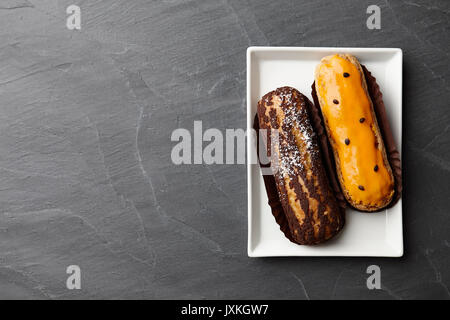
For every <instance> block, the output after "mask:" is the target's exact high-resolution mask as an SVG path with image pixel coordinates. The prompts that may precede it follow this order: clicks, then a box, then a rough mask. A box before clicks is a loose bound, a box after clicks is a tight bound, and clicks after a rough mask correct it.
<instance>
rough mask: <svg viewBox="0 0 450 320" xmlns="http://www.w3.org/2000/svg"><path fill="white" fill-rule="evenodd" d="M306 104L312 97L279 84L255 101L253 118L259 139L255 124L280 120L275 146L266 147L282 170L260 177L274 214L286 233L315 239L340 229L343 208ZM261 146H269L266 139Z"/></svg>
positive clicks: (313, 241)
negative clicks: (297, 210) (295, 206)
mask: <svg viewBox="0 0 450 320" xmlns="http://www.w3.org/2000/svg"><path fill="white" fill-rule="evenodd" d="M274 99H277V100H276V101H275V100H274ZM280 101H281V103H280ZM267 108H268V109H269V110H267ZM275 108H277V109H276V111H274V109H275ZM310 109H311V102H310V101H309V100H308V99H307V98H306V97H305V96H303V95H302V94H301V93H300V92H298V91H297V90H295V89H293V88H290V87H282V88H278V89H277V90H275V91H272V92H270V93H268V94H266V95H264V96H263V98H262V99H261V101H260V102H259V103H258V115H259V119H258V116H257V117H256V118H255V122H254V128H255V130H256V131H257V138H258V139H259V134H258V132H259V131H258V130H259V125H260V124H261V128H262V129H271V128H274V127H275V126H278V125H279V126H280V128H279V129H280V135H279V138H280V144H279V146H280V148H277V149H278V150H270V151H274V152H276V153H275V154H274V155H276V157H277V161H278V163H279V164H280V167H281V170H279V171H277V172H276V173H275V175H274V176H267V175H264V176H263V178H264V184H265V187H266V191H267V194H268V198H269V205H270V207H271V209H272V214H273V215H274V217H275V220H276V221H277V223H278V224H279V225H280V229H281V231H282V232H283V233H284V234H285V236H286V237H287V238H288V239H290V240H291V241H292V242H295V243H298V244H318V243H321V242H324V241H326V240H328V239H329V238H331V237H333V236H334V235H336V234H337V233H338V232H339V231H340V230H341V229H342V227H343V225H344V214H345V212H344V210H342V208H340V207H339V206H338V205H337V203H336V199H335V197H334V194H333V193H332V192H331V189H330V186H329V183H328V179H327V176H326V172H325V169H324V167H323V166H322V157H321V155H320V148H319V145H318V143H317V137H316V136H315V133H314V130H313V127H312V125H311V122H310V116H309V112H310ZM280 117H281V118H280ZM263 140H266V141H267V140H268V139H267V138H266V139H263ZM266 146H267V149H270V145H267V144H266ZM257 147H259V141H257ZM261 147H262V146H261ZM300 148H301V150H300ZM307 150H308V151H307ZM259 152H260V150H258V156H259V155H260V153H259ZM286 159H287V160H288V161H287V162H286ZM285 179H287V180H288V182H286V181H285ZM287 188H289V189H291V190H292V191H293V192H294V194H295V196H296V198H295V201H298V202H299V203H300V207H301V211H302V212H303V214H304V218H303V217H302V218H303V219H300V218H299V217H297V216H296V215H295V212H294V210H293V208H292V206H291V204H290V203H289V199H288V195H287ZM275 190H276V191H277V192H275V194H276V195H277V196H275V195H274V191H275ZM291 196H292V194H291ZM291 200H292V199H291ZM280 204H281V205H280ZM325 211H326V212H327V215H325ZM287 229H289V230H287Z"/></svg>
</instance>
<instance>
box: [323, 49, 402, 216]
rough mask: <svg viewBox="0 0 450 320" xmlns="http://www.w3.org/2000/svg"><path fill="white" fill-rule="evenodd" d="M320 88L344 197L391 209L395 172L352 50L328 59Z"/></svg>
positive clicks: (362, 205)
mask: <svg viewBox="0 0 450 320" xmlns="http://www.w3.org/2000/svg"><path fill="white" fill-rule="evenodd" d="M315 89H316V92H317V98H318V101H319V104H320V106H318V107H320V109H321V112H322V116H323V119H324V124H325V128H326V131H327V135H328V139H329V141H330V144H331V147H332V149H333V154H334V160H335V163H336V172H337V176H338V178H339V182H340V185H341V188H342V191H343V194H344V196H345V198H346V199H347V201H348V202H349V203H350V204H351V205H352V206H353V207H354V208H356V209H358V210H362V211H377V210H380V209H382V208H384V207H386V206H387V205H388V204H389V203H390V202H391V201H392V198H393V195H394V176H393V174H392V169H391V167H390V165H389V162H388V159H387V156H386V149H385V146H384V142H383V138H382V136H381V133H380V129H379V127H378V123H377V119H376V115H375V112H374V109H373V104H372V101H371V99H370V96H369V93H368V90H367V84H366V80H365V77H364V73H363V70H362V68H361V65H360V64H359V62H358V60H357V59H356V58H355V57H354V56H352V55H349V54H335V55H332V56H327V57H324V58H323V59H322V60H321V62H320V64H319V65H318V66H317V67H316V72H315Z"/></svg>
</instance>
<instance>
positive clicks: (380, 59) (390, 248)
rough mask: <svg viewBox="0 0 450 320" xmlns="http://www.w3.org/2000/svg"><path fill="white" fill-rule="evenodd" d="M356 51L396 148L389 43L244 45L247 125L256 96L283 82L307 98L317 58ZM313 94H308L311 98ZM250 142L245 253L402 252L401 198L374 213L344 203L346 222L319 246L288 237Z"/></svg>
mask: <svg viewBox="0 0 450 320" xmlns="http://www.w3.org/2000/svg"><path fill="white" fill-rule="evenodd" d="M338 52H341V53H350V54H353V55H355V56H356V57H357V58H358V59H359V61H360V62H361V64H364V65H365V66H366V67H367V68H368V69H369V70H370V72H371V73H372V75H373V76H374V77H376V79H377V82H378V85H379V86H380V88H381V92H382V93H383V100H384V103H385V105H386V112H387V115H388V117H389V121H390V125H391V128H392V131H393V134H394V138H395V141H396V143H397V146H398V148H399V150H400V153H401V141H402V61H403V53H402V51H401V49H394V48H304V47H250V48H248V49H247V130H250V129H251V128H252V127H253V119H254V117H255V114H256V106H257V103H258V100H259V99H260V98H261V96H262V95H264V94H265V93H267V92H269V91H272V90H274V89H276V88H278V87H282V86H292V87H294V88H296V89H298V90H299V91H300V92H302V93H303V94H305V95H306V96H307V97H308V98H309V99H311V84H312V83H313V81H314V69H315V67H316V65H317V64H318V63H319V62H320V59H321V58H322V57H324V56H326V55H330V54H333V53H338ZM311 100H312V99H311ZM254 148H255V142H254V141H253V139H250V140H249V143H248V144H247V163H248V165H247V178H248V180H247V181H248V190H247V192H248V255H249V257H275V256H280V257H281V256H376V257H401V256H402V255H403V230H402V200H401V199H400V201H399V202H398V203H397V204H396V205H395V206H394V207H392V208H390V209H387V210H384V211H382V212H377V213H372V214H370V213H362V212H357V211H354V210H350V209H347V212H346V225H345V227H344V229H343V230H342V231H341V233H340V234H339V235H338V236H337V237H336V238H334V239H332V240H330V241H329V242H326V243H324V244H322V245H318V246H300V245H296V244H294V243H292V242H290V241H289V240H288V239H286V238H285V236H284V235H283V233H282V232H281V231H280V229H279V226H278V224H277V223H276V222H275V219H274V218H273V216H272V213H271V210H270V207H269V205H268V204H267V195H266V190H265V188H264V182H263V179H262V176H261V172H260V168H259V166H258V165H257V164H252V163H256V159H255V151H254Z"/></svg>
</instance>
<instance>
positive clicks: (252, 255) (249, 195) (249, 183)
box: [246, 46, 404, 258]
mask: <svg viewBox="0 0 450 320" xmlns="http://www.w3.org/2000/svg"><path fill="white" fill-rule="evenodd" d="M264 51H273V52H286V51H287V52H295V51H297V52H307V51H314V52H328V51H341V52H354V53H377V52H380V53H381V52H383V53H394V54H398V55H399V62H398V67H399V69H400V70H399V73H400V74H399V86H400V93H399V94H398V95H397V97H399V101H397V103H398V104H399V106H400V121H399V125H400V146H399V150H400V159H401V161H402V157H401V155H402V144H403V50H402V49H401V48H388V47H386V48H380V47H373V48H371V47H288V46H249V47H248V48H247V51H246V64H247V65H246V71H247V75H246V78H247V79H246V85H247V90H246V98H247V105H246V113H247V119H246V120H247V132H250V131H251V129H252V128H253V126H252V117H253V114H252V112H251V103H250V102H251V78H252V73H251V71H252V70H251V65H252V54H253V53H254V52H264ZM249 137H250V135H249ZM252 141H253V140H251V139H248V141H247V155H246V161H247V255H248V257H250V258H257V257H387V258H400V257H402V256H403V254H404V237H403V204H402V199H400V202H399V203H398V204H397V205H400V211H401V214H400V228H399V233H400V235H399V236H400V240H399V242H400V246H399V248H398V250H396V249H394V248H393V250H392V252H391V253H381V254H354V253H349V254H343V253H338V254H330V253H327V254H310V253H307V254H284V253H278V254H270V253H269V254H267V253H266V254H261V253H259V254H258V253H256V252H255V248H253V247H252V234H253V232H254V231H253V228H252V222H253V212H252V201H253V194H252V189H253V188H252V187H253V181H252V173H251V169H252V164H251V158H250V157H251V153H252V145H253V143H252ZM394 251H397V252H394Z"/></svg>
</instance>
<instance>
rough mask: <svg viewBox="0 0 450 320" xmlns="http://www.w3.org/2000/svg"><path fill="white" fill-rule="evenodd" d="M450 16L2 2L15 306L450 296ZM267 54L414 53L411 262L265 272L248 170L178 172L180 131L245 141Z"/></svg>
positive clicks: (410, 7) (341, 6) (331, 7)
mask: <svg viewBox="0 0 450 320" xmlns="http://www.w3.org/2000/svg"><path fill="white" fill-rule="evenodd" d="M70 4H78V5H80V6H81V10H82V29H81V31H69V30H68V29H67V28H66V26H65V23H66V12H65V10H66V7H67V6H68V5H70ZM370 4H377V5H379V6H380V8H381V20H382V22H381V24H382V28H381V30H368V29H367V28H366V19H367V17H368V15H367V14H366V8H367V6H368V5H370ZM449 14H450V2H448V1H444V0H442V1H422V0H411V1H379V0H378V1H377V0H375V1H312V0H311V1H294V0H291V1H288V0H285V1H271V0H264V1H256V0H255V1H254V0H246V1H245V0H244V1H243V0H222V1H213V0H209V1H207V0H202V1H186V0H163V1H144V0H133V1H128V0H85V1H76V0H69V1H67V0H63V1H57V0H2V1H1V2H0V108H1V113H0V132H1V135H0V298H44V299H46V298H53V299H72V298H106V299H110V298H214V299H222V298H270V299H271V298H274V299H280V298H289V299H290V298H292V299H346V298H357V299H379V298H389V299H390V298H392V299H410V298H449V297H450V292H449V288H448V287H449V286H450V268H449V266H450V255H449V254H450V236H449V227H450V210H449V207H450V200H449V198H450V197H449V181H450V180H449V179H450V139H449V133H450V130H449V127H450V125H449V123H450V111H449V100H450V95H449V91H450V86H449V81H450V71H449V67H448V65H449V51H450V44H449V43H450V42H449V36H448V34H449V31H450V30H449V29H450V23H449ZM250 45H267V46H268V45H271V46H356V47H400V48H402V49H403V53H404V98H403V103H404V107H403V112H404V118H403V128H404V129H403V155H402V157H403V164H404V190H405V193H404V198H403V199H404V200H403V205H404V212H403V213H404V229H405V256H404V257H403V258H401V259H387V258H386V259H382V258H270V259H269V258H268V259H250V258H248V257H247V253H246V245H247V198H246V168H245V166H244V165H213V166H206V165H190V166H189V165H184V166H175V165H173V164H172V163H171V161H170V151H171V149H172V147H173V145H174V143H173V142H171V141H170V135H171V133H172V131H173V130H174V129H176V128H179V127H183V128H187V129H189V130H192V128H193V121H194V120H202V121H203V127H204V128H210V127H215V128H219V129H225V128H245V117H246V111H245V105H246V100H245V92H246V71H245V70H246V62H245V52H246V49H247V47H248V46H250ZM71 264H76V265H79V266H80V267H81V272H82V289H81V290H72V291H70V290H67V289H66V286H65V281H66V278H67V276H68V275H67V274H66V267H67V266H69V265H71ZM370 264H378V265H379V266H380V267H381V272H382V290H372V291H369V290H368V289H367V288H366V277H367V275H366V273H365V270H366V268H367V266H368V265H370Z"/></svg>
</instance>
